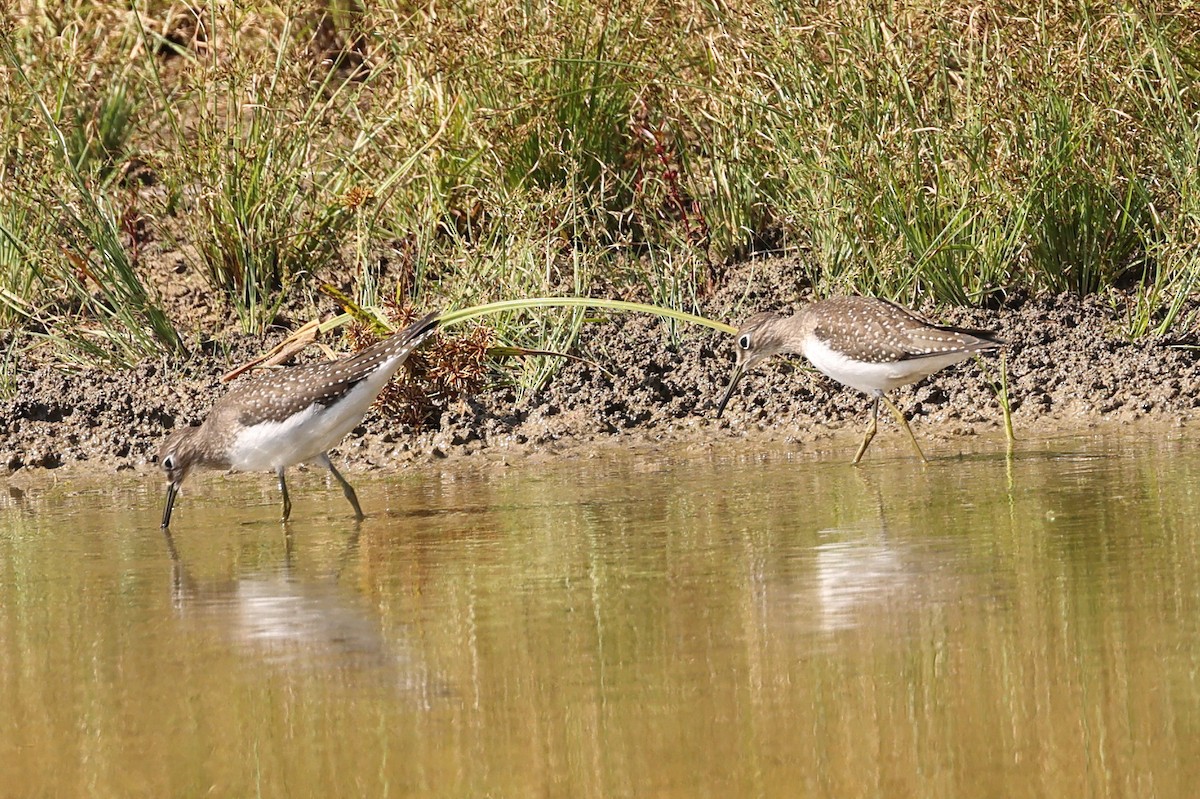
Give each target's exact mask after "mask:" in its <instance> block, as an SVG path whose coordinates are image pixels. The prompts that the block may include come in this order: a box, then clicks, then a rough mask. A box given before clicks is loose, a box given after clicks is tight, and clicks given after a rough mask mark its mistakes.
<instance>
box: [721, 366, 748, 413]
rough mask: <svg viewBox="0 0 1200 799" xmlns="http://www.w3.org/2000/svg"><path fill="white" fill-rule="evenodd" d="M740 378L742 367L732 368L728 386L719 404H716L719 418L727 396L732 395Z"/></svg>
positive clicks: (726, 403) (727, 398)
mask: <svg viewBox="0 0 1200 799" xmlns="http://www.w3.org/2000/svg"><path fill="white" fill-rule="evenodd" d="M741 379H742V367H740V366H738V367H736V368H735V369H734V370H733V377H732V378H730V380H729V388H727V389H725V396H723V397H721V404H720V405H718V406H717V418H718V419H720V418H721V414H723V413H725V406H726V405H728V404H729V398H730V397H732V396H733V390H734V389H735V388H737V384H738V381H739V380H741Z"/></svg>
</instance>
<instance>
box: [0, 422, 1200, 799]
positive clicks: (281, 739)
mask: <svg viewBox="0 0 1200 799" xmlns="http://www.w3.org/2000/svg"><path fill="white" fill-rule="evenodd" d="M1188 436H1189V434H1188V433H1186V432H1181V431H1174V432H1169V433H1165V432H1164V433H1158V432H1154V433H1151V432H1147V433H1144V434H1138V435H1133V436H1127V437H1121V438H1114V437H1112V436H1108V437H1106V438H1100V437H1096V438H1079V437H1072V438H1060V439H1053V440H1047V441H1025V442H1022V444H1021V448H1020V450H1019V451H1018V452H1017V453H1016V455H1015V456H1014V458H1013V459H1012V460H1011V461H1006V459H1005V458H1004V456H1003V448H1002V446H1001V445H999V444H998V443H997V442H995V441H977V442H973V443H971V445H970V446H972V447H974V448H975V451H974V452H971V453H968V454H966V455H964V456H955V457H947V458H942V459H938V460H935V461H934V462H933V463H931V464H930V465H929V466H928V467H926V468H920V467H919V465H918V464H916V463H915V462H914V461H913V460H912V459H911V458H910V457H909V455H908V453H907V452H905V451H903V450H899V449H897V450H893V451H888V450H885V449H883V448H880V449H879V450H877V451H873V452H872V454H871V455H870V456H869V460H868V462H867V463H866V465H865V466H864V468H861V469H854V468H851V467H849V466H848V465H846V464H845V463H844V462H843V458H844V456H845V455H846V454H847V453H846V452H842V451H841V449H840V448H839V449H836V451H831V452H830V453H828V457H824V456H818V457H814V456H812V455H811V454H808V453H805V452H802V451H801V450H800V449H799V448H797V449H795V450H791V451H789V450H786V449H778V448H777V449H773V450H771V451H769V452H766V453H765V454H754V453H752V452H750V451H742V452H727V451H722V452H711V451H705V450H702V449H696V450H693V451H674V452H657V453H656V452H642V453H639V454H637V455H622V454H618V453H602V454H599V455H597V456H595V457H590V458H578V459H567V460H561V461H557V462H552V463H544V464H533V463H525V464H520V465H514V466H511V467H508V468H503V467H495V468H467V469H462V470H454V469H448V470H438V471H437V472H436V473H435V474H432V473H426V474H420V473H417V472H413V471H410V472H405V473H402V474H399V475H394V476H391V477H390V478H383V479H368V478H366V477H363V476H359V477H358V479H357V481H356V482H357V483H358V488H359V496H360V498H361V499H362V504H363V506H364V508H365V509H367V511H368V513H370V514H371V518H369V519H368V520H367V521H366V522H365V523H364V524H362V526H361V527H360V528H357V529H356V527H355V526H354V525H353V523H352V522H351V521H350V520H349V519H348V515H347V513H346V511H347V507H346V505H345V502H344V500H343V499H342V497H341V493H340V492H339V491H338V490H337V489H336V487H334V488H333V489H326V487H325V484H324V482H323V480H321V479H320V478H319V477H318V476H317V475H315V474H309V475H304V476H297V477H295V478H293V480H292V482H291V486H292V492H293V499H294V500H295V506H296V509H295V512H296V514H297V516H298V518H297V519H296V520H295V522H294V523H293V524H292V525H291V526H290V528H289V529H288V530H287V532H286V534H285V533H284V532H283V530H282V529H281V527H280V526H279V525H278V524H277V523H276V522H274V521H273V520H274V518H275V515H276V513H277V510H278V508H277V504H276V503H277V496H276V494H275V490H274V485H273V481H272V480H271V478H270V476H269V475H247V476H236V477H225V476H221V475H216V476H213V477H211V478H207V479H203V480H200V481H198V482H197V484H196V485H194V486H190V487H189V489H190V490H189V491H188V492H187V494H185V495H184V496H183V497H181V500H180V503H179V505H178V506H177V509H176V514H177V516H176V528H175V530H174V534H173V537H172V538H171V539H170V540H167V539H165V538H164V537H163V535H162V534H161V533H160V532H159V531H158V530H157V529H156V522H157V520H158V514H159V510H160V507H159V503H160V500H161V496H160V494H159V491H160V489H161V486H160V485H159V482H158V480H157V479H155V478H153V477H150V476H144V477H142V476H135V477H120V478H116V479H111V480H104V481H100V480H95V479H93V480H86V479H82V478H81V479H76V478H70V479H67V478H60V479H59V480H58V481H57V484H51V483H37V482H35V483H33V484H31V485H26V486H25V488H24V489H23V490H22V489H16V488H10V490H9V494H8V496H7V497H4V496H3V495H0V504H2V505H3V506H4V511H3V514H2V515H0V773H2V774H3V781H2V784H0V795H4V796H41V795H46V796H51V795H58V796H105V797H107V796H196V795H214V796H247V795H255V794H257V795H262V796H268V797H273V796H293V797H294V796H339V795H340V796H349V795H361V796H454V797H458V796H485V795H487V796H497V797H526V796H547V797H612V796H656V797H704V796H711V797H730V796H765V797H770V796H801V795H808V796H821V795H824V796H838V797H846V796H878V797H906V796H912V797H938V796H945V797H952V796H973V797H986V796H997V797H1001V796H1003V797H1013V796H1091V797H1105V796H1112V797H1127V796H1158V797H1173V796H1180V797H1182V796H1191V795H1194V790H1195V786H1196V785H1197V784H1198V783H1200V544H1198V543H1197V542H1198V540H1200V512H1198V511H1200V446H1195V445H1193V444H1191V443H1189V441H1188ZM849 446H851V447H852V446H853V443H852V442H851V443H850V444H849ZM955 451H956V452H957V447H956V448H955Z"/></svg>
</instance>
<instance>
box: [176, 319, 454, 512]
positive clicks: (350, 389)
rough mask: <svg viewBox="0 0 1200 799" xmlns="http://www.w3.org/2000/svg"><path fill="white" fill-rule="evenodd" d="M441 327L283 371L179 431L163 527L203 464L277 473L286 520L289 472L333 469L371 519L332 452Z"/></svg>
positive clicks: (428, 325) (421, 327) (420, 327)
mask: <svg viewBox="0 0 1200 799" xmlns="http://www.w3.org/2000/svg"><path fill="white" fill-rule="evenodd" d="M437 325H438V315H437V314H436V313H432V314H429V315H428V316H426V317H425V318H424V319H422V320H421V321H419V322H416V323H414V324H412V325H410V326H409V327H408V328H406V329H404V330H402V331H400V332H398V333H395V334H393V335H391V336H389V337H388V338H385V339H384V340H383V341H380V342H378V343H376V344H372V345H371V346H370V347H367V348H365V349H363V350H361V351H359V352H357V353H355V354H353V355H349V356H347V357H345V358H340V359H338V360H336V361H327V362H324V363H312V364H306V365H304V366H294V367H291V368H287V369H279V370H277V371H275V372H271V373H269V374H266V375H263V376H262V377H258V378H255V379H253V380H250V381H247V382H245V383H243V384H242V385H239V386H237V387H235V388H234V389H233V390H232V391H230V392H229V393H228V394H226V395H225V396H224V397H222V398H221V399H219V400H217V402H216V403H215V404H214V405H213V407H212V410H210V411H209V412H208V416H207V417H206V418H205V419H204V422H203V423H202V424H200V425H199V426H196V427H185V428H182V429H180V430H176V431H175V432H173V433H171V435H169V436H168V437H167V439H166V441H164V442H163V443H162V446H161V447H159V450H158V462H159V465H160V466H161V467H162V469H163V471H164V472H166V474H167V480H169V481H170V484H169V485H168V486H167V504H166V507H165V508H164V509H163V516H162V526H163V527H164V528H165V527H167V526H168V525H169V524H170V523H171V509H172V508H173V507H174V505H175V496H176V495H177V494H178V493H179V486H180V485H181V484H182V483H183V481H184V479H185V478H186V477H187V476H188V473H189V472H190V471H191V470H192V468H193V467H195V466H207V467H210V468H217V469H237V470H240V471H252V470H257V469H274V470H275V474H276V475H277V476H278V477H279V490H280V491H281V492H282V493H283V521H287V519H288V516H290V515H291V512H292V502H291V499H289V498H288V490H287V482H286V481H285V479H284V470H285V469H287V467H288V466H294V465H295V464H297V463H302V462H304V461H312V462H314V463H317V464H319V465H321V466H324V467H326V468H328V469H329V472H330V474H332V475H333V476H334V478H335V479H336V480H337V481H338V482H339V483H340V484H341V486H342V492H343V493H344V494H345V495H346V499H348V500H350V505H351V506H353V508H354V516H355V518H356V519H362V518H363V512H362V508H361V507H359V504H358V497H357V495H355V493H354V489H353V488H352V487H351V486H350V483H348V482H346V478H344V477H342V475H341V473H340V472H339V471H338V470H337V469H336V468H335V467H334V465H333V463H332V462H330V460H329V448H330V447H332V446H333V445H334V444H336V443H338V442H339V441H341V440H342V438H344V437H345V436H346V434H347V433H349V432H350V431H351V430H353V429H354V428H355V427H356V426H357V425H358V423H359V422H360V421H361V420H362V418H363V414H365V413H366V412H367V409H368V408H369V407H371V403H372V402H374V401H375V397H377V396H378V395H379V392H380V391H381V390H382V389H383V387H384V386H385V385H387V383H388V381H389V380H391V378H392V375H394V374H395V373H396V370H397V369H399V368H400V365H401V364H403V363H404V361H405V359H406V358H408V356H409V354H410V353H411V352H412V351H413V350H414V349H416V348H417V347H418V346H419V345H420V344H421V342H422V341H424V340H425V337H426V336H428V335H429V334H430V333H432V332H433V330H434V328H436V327H437Z"/></svg>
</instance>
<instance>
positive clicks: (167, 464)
mask: <svg viewBox="0 0 1200 799" xmlns="http://www.w3.org/2000/svg"><path fill="white" fill-rule="evenodd" d="M162 467H163V468H164V469H168V470H170V469H174V468H175V457H174V456H172V455H168V456H167V457H165V458H163V461H162Z"/></svg>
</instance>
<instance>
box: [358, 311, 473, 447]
mask: <svg viewBox="0 0 1200 799" xmlns="http://www.w3.org/2000/svg"><path fill="white" fill-rule="evenodd" d="M383 306H384V311H385V314H386V317H387V321H388V323H389V324H391V325H392V326H393V327H394V328H395V329H396V330H400V329H402V328H404V327H407V326H408V325H409V324H411V323H412V322H414V321H415V320H416V319H417V318H418V317H419V316H420V315H421V314H420V313H419V312H418V311H417V310H416V309H415V308H413V307H412V306H404V305H401V304H399V303H397V302H395V301H391V300H389V301H385V302H384V304H383ZM346 337H347V339H349V341H350V344H351V346H352V347H353V348H354V349H355V350H356V351H357V350H361V349H363V348H364V347H368V346H370V345H371V344H374V343H375V342H376V341H379V339H380V338H381V336H379V335H378V334H377V333H376V332H374V331H373V330H371V329H370V328H369V327H368V326H367V325H364V324H355V325H354V326H353V327H351V328H350V329H349V331H347V333H346ZM492 344H493V338H492V333H491V331H490V330H488V329H487V328H486V327H482V326H475V327H473V328H470V329H469V330H467V331H466V332H463V333H461V334H457V335H455V334H451V333H448V332H447V331H444V330H438V331H437V332H435V333H434V334H433V335H432V336H430V337H429V338H428V339H427V340H426V342H425V344H424V345H422V347H421V348H420V349H418V350H417V351H416V352H414V353H413V354H412V355H410V356H409V358H408V361H407V362H406V363H405V367H406V368H405V369H402V370H401V371H400V372H398V373H397V375H396V378H395V379H394V380H392V382H390V383H389V384H388V385H387V386H386V387H384V389H383V391H382V392H380V394H379V399H377V400H376V403H375V404H376V407H378V408H379V410H380V412H382V413H383V414H384V415H385V416H386V417H388V418H390V419H395V420H396V421H398V422H400V423H401V424H405V425H409V426H410V427H415V428H423V427H426V426H428V425H429V424H430V423H431V422H432V421H433V420H435V419H436V418H437V416H438V415H439V414H440V413H441V412H442V411H443V410H445V409H446V407H447V406H448V405H449V404H450V403H452V402H454V401H455V400H458V399H459V398H461V397H464V396H467V395H470V394H473V393H475V392H477V391H479V390H481V389H482V388H483V387H484V386H485V385H486V383H487V380H488V375H489V372H490V370H489V367H488V363H487V359H488V352H489V350H490V349H491V347H492Z"/></svg>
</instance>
